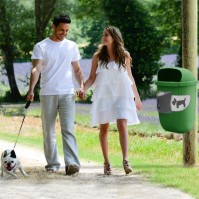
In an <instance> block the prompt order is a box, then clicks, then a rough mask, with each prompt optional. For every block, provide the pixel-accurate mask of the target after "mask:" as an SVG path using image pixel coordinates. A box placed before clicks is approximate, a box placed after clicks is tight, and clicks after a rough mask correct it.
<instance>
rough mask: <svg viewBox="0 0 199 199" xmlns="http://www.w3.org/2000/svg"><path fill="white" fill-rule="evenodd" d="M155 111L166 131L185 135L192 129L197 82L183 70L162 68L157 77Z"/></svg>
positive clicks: (189, 73)
mask: <svg viewBox="0 0 199 199" xmlns="http://www.w3.org/2000/svg"><path fill="white" fill-rule="evenodd" d="M156 85H157V90H158V94H157V109H158V113H159V119H160V123H161V125H162V127H163V128H164V129H165V130H166V131H170V132H176V133H186V132H188V131H190V130H192V129H193V127H194V120H195V110H196V86H197V81H196V79H195V78H194V76H193V74H192V73H191V71H189V70H187V69H185V68H179V67H174V68H162V69H160V70H159V71H158V76H157V82H156Z"/></svg>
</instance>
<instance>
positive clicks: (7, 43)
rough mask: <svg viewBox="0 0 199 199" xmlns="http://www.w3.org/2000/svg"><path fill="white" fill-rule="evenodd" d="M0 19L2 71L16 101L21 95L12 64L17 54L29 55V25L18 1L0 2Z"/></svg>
mask: <svg viewBox="0 0 199 199" xmlns="http://www.w3.org/2000/svg"><path fill="white" fill-rule="evenodd" d="M0 17H1V21H0V37H1V38H2V39H1V40H0V49H1V55H2V59H3V60H2V62H3V63H4V69H5V71H6V74H7V76H8V81H9V86H10V93H11V96H12V98H13V99H15V100H16V101H18V100H20V99H21V94H20V93H19V90H18V87H17V84H16V80H15V74H14V67H13V62H14V60H18V58H19V54H20V55H21V56H22V57H23V56H26V55H27V54H29V50H30V48H29V47H30V45H29V44H30V43H27V42H26V41H29V40H30V41H31V39H30V38H31V36H32V35H30V34H29V33H28V32H26V31H25V27H26V28H28V27H29V24H28V23H26V19H27V18H28V17H27V13H26V12H25V11H24V8H23V6H22V5H20V4H19V1H18V0H2V1H0ZM23 17H24V18H23ZM19 22H20V23H19ZM30 30H31V28H30V29H28V31H30ZM33 35H34V33H33ZM26 39H27V40H26Z"/></svg>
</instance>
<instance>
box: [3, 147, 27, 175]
mask: <svg viewBox="0 0 199 199" xmlns="http://www.w3.org/2000/svg"><path fill="white" fill-rule="evenodd" d="M17 168H18V169H19V170H20V171H21V173H22V174H23V175H24V176H28V175H27V173H26V172H25V171H24V170H23V168H22V166H21V163H20V162H19V160H18V158H17V156H16V154H15V151H14V150H10V149H7V150H5V151H4V152H3V153H2V155H1V176H2V177H4V174H5V173H7V174H9V175H11V176H13V177H15V178H17V175H16V169H17Z"/></svg>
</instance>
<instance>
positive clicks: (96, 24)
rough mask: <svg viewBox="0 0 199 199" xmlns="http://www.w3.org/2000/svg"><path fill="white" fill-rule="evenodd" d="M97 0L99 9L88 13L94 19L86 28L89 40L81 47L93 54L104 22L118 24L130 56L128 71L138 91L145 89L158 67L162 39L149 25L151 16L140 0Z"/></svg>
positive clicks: (154, 28)
mask: <svg viewBox="0 0 199 199" xmlns="http://www.w3.org/2000/svg"><path fill="white" fill-rule="evenodd" d="M81 2H84V3H85V5H87V4H89V6H90V7H89V9H90V10H92V8H93V9H94V7H95V8H96V6H95V5H96V4H94V2H92V1H88V0H81ZM89 2H90V3H89ZM95 2H96V1H95ZM97 2H98V3H99V4H98V6H99V7H100V8H101V9H100V10H103V12H101V14H100V15H97V14H95V13H100V12H96V10H95V11H94V12H95V13H94V14H93V15H92V17H93V19H94V21H93V23H92V26H91V29H90V36H91V39H90V42H92V43H90V45H89V46H88V47H87V48H86V49H85V52H86V53H87V54H88V52H89V50H90V52H92V53H94V52H93V51H94V50H96V47H97V45H98V44H99V43H100V42H101V35H102V31H103V29H104V27H105V26H106V25H113V26H116V27H118V28H119V29H120V31H121V32H122V35H123V39H124V43H125V47H126V48H127V50H128V51H129V52H130V54H131V56H132V58H133V69H132V71H133V75H134V78H135V80H136V83H137V86H138V88H139V89H140V90H142V91H144V92H147V91H148V90H149V85H150V84H151V83H152V82H153V76H154V75H155V74H156V73H157V70H158V69H159V67H160V63H159V59H160V55H161V50H162V48H161V44H162V40H163V38H162V36H161V35H160V33H159V31H158V30H157V29H156V27H155V26H154V24H153V22H154V21H153V18H152V17H151V16H150V15H149V13H148V11H147V9H145V6H144V5H143V4H141V3H140V1H136V0H128V1H127V0H120V1H119V4H118V3H115V0H101V1H97ZM92 3H93V4H92ZM92 5H93V7H92ZM85 7H88V6H85ZM86 12H88V10H86ZM97 40H98V42H97ZM89 55H90V54H89Z"/></svg>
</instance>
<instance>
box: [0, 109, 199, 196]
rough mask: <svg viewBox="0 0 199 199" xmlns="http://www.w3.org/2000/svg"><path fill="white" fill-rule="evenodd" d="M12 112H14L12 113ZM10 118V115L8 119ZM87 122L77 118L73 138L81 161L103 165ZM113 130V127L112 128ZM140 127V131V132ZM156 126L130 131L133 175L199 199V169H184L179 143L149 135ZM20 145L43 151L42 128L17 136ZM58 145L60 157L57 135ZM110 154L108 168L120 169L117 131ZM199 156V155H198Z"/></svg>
mask: <svg viewBox="0 0 199 199" xmlns="http://www.w3.org/2000/svg"><path fill="white" fill-rule="evenodd" d="M14 112H15V111H14ZM27 114H28V115H27V117H29V116H31V117H32V116H35V117H39V115H40V110H39V109H37V108H33V109H30V110H29V111H28V113H27ZM8 117H10V116H8ZM89 122H90V119H89V117H88V116H87V117H86V116H85V115H79V114H77V115H76V123H77V125H76V136H77V141H78V147H79V155H80V159H81V160H90V161H95V162H98V163H100V164H103V157H102V153H101V148H100V144H99V139H98V130H97V128H88V126H89ZM111 128H112V129H113V130H114V127H113V126H111ZM139 128H140V129H139ZM158 128H160V127H158V126H156V127H155V126H154V127H152V126H150V125H148V124H142V125H141V126H140V125H135V126H134V128H130V132H131V133H130V134H129V161H130V162H131V164H132V166H133V168H134V172H135V173H137V174H142V175H144V176H146V177H147V178H148V179H149V180H150V181H152V182H155V183H158V184H162V185H165V186H168V187H174V188H178V189H180V190H182V191H184V192H187V193H189V194H191V195H192V196H194V197H195V198H197V199H199V191H198V187H199V180H198V179H199V169H198V166H196V167H189V168H188V167H184V166H183V163H182V157H183V154H182V141H176V140H172V139H171V140H169V139H166V138H165V137H157V136H152V134H154V135H155V133H153V132H154V131H155V132H157V131H158ZM137 131H139V132H145V131H151V132H152V134H150V136H145V135H143V134H139V133H138V134H134V133H132V132H137ZM16 136H17V133H15V134H13V133H5V132H0V139H5V140H8V141H11V142H13V143H14V142H15V140H16ZM18 142H19V143H21V144H26V145H28V146H32V147H37V148H41V149H42V147H43V146H42V145H43V139H42V129H38V128H36V127H34V126H33V127H32V129H31V132H26V131H25V129H23V133H21V134H20V137H19V140H18ZM57 142H58V148H59V152H60V154H62V155H63V152H62V139H61V134H60V132H57ZM109 154H110V161H111V165H112V166H113V167H116V168H122V154H121V148H120V144H119V138H118V133H117V131H115V130H114V131H110V133H109ZM198 156H199V155H198Z"/></svg>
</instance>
